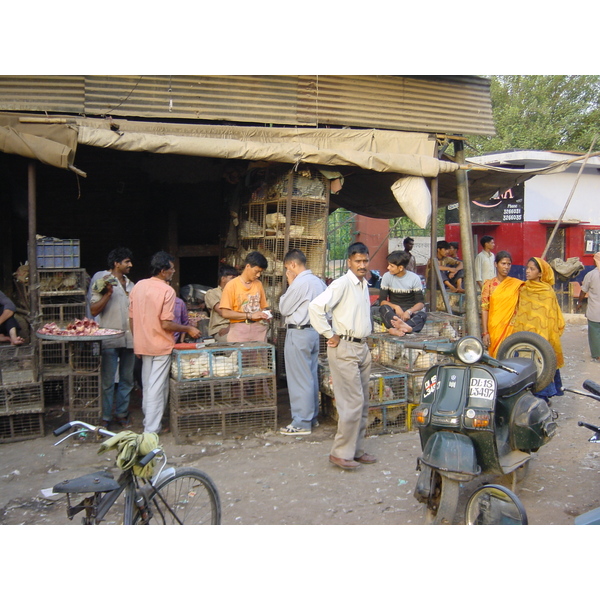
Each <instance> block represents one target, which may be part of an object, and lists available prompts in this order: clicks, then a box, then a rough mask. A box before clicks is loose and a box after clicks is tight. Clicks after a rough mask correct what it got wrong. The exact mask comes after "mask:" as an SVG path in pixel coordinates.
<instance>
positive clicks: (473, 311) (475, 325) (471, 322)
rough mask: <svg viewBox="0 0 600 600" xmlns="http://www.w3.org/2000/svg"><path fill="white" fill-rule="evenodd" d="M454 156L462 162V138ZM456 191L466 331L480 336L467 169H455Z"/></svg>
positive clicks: (456, 143) (463, 153)
mask: <svg viewBox="0 0 600 600" xmlns="http://www.w3.org/2000/svg"><path fill="white" fill-rule="evenodd" d="M454 156H455V158H456V161H457V162H460V163H462V162H464V158H465V151H464V143H463V141H462V140H455V141H454ZM456 184H457V185H456V192H457V196H458V218H459V222H460V247H461V252H462V260H463V265H464V272H465V275H464V279H463V283H464V287H465V296H466V298H465V300H466V326H467V333H468V334H469V335H474V336H476V337H478V338H481V326H480V322H479V310H478V307H477V289H476V287H475V285H476V283H475V253H474V250H473V235H472V229H473V228H472V226H471V203H470V201H469V183H468V181H467V171H461V170H458V171H456Z"/></svg>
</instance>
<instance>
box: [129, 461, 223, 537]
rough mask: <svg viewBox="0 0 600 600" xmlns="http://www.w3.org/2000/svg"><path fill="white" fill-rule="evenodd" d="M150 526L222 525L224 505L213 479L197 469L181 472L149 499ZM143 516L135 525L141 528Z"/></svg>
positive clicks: (167, 481) (160, 486)
mask: <svg viewBox="0 0 600 600" xmlns="http://www.w3.org/2000/svg"><path fill="white" fill-rule="evenodd" d="M148 507H149V509H150V512H151V517H150V520H149V525H219V524H220V523H221V501H220V499H219V492H218V491H217V488H216V486H215V484H214V483H213V481H212V479H211V478H210V477H209V476H208V475H207V474H206V473H203V472H202V471H199V470H198V469H191V468H187V469H178V470H177V472H176V473H175V475H173V477H170V478H169V479H167V480H165V481H163V482H162V483H161V484H160V485H159V486H158V487H157V488H156V491H154V492H152V494H151V495H150V497H149V498H148ZM139 521H140V514H139V512H138V514H137V515H136V517H135V519H134V524H140V522H139Z"/></svg>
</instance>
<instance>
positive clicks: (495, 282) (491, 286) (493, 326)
mask: <svg viewBox="0 0 600 600" xmlns="http://www.w3.org/2000/svg"><path fill="white" fill-rule="evenodd" d="M494 261H495V263H496V277H493V278H492V279H488V280H487V281H485V282H484V284H483V288H482V290H481V325H482V332H483V335H482V338H483V343H484V345H485V346H487V349H488V354H489V355H490V356H493V357H496V353H497V351H498V347H499V346H500V344H501V343H502V342H503V341H504V340H505V339H506V338H507V337H508V336H509V335H510V334H511V333H513V332H514V331H515V329H514V328H513V325H512V318H513V316H514V314H515V310H516V308H517V302H518V300H519V289H520V288H521V286H523V285H525V283H524V282H523V281H521V280H520V279H515V278H514V277H509V276H508V273H509V272H510V267H511V266H512V257H511V255H510V253H509V252H506V250H501V251H500V252H498V254H496V257H495V259H494Z"/></svg>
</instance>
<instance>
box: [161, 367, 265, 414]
mask: <svg viewBox="0 0 600 600" xmlns="http://www.w3.org/2000/svg"><path fill="white" fill-rule="evenodd" d="M169 401H170V404H171V410H172V411H174V412H176V413H181V414H183V413H197V412H202V411H215V410H216V411H219V410H241V409H244V408H256V407H258V406H275V405H276V404H277V388H276V383H275V375H268V376H259V377H244V378H237V379H221V380H219V379H208V380H205V381H190V382H186V381H175V380H174V379H171V381H170V382H169Z"/></svg>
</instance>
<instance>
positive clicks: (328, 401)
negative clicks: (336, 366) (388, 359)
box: [319, 355, 409, 435]
mask: <svg viewBox="0 0 600 600" xmlns="http://www.w3.org/2000/svg"><path fill="white" fill-rule="evenodd" d="M319 390H320V392H321V399H322V405H321V409H322V412H323V413H324V414H325V415H327V416H331V417H333V419H334V420H337V418H338V414H337V407H336V399H335V392H334V390H333V382H332V378H331V371H330V368H329V364H328V361H327V357H326V356H325V355H321V356H320V357H319ZM407 401H408V382H407V376H406V374H404V373H399V372H398V371H395V370H394V369H390V368H388V367H385V366H383V365H379V364H377V363H372V365H371V378H370V380H369V415H368V418H367V435H374V434H379V433H399V432H402V431H407V430H408V425H409V419H408V416H409V415H408V412H407V409H408V404H407Z"/></svg>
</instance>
